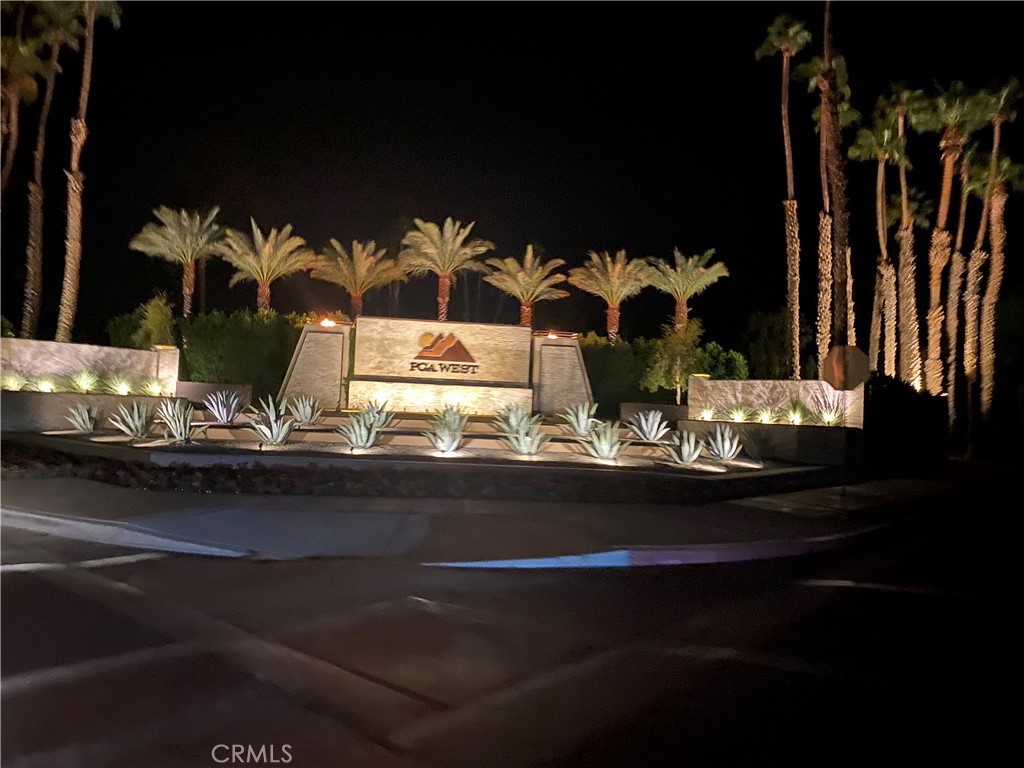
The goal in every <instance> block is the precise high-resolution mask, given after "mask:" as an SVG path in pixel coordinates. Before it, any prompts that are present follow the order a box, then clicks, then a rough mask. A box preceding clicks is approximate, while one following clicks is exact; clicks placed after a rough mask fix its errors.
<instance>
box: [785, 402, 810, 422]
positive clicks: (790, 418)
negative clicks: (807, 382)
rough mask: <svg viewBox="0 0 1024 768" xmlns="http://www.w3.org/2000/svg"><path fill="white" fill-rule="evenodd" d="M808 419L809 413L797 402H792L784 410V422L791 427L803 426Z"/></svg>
mask: <svg viewBox="0 0 1024 768" xmlns="http://www.w3.org/2000/svg"><path fill="white" fill-rule="evenodd" d="M809 419H810V412H809V411H808V410H807V407H806V406H805V405H804V404H803V403H801V402H800V401H799V400H793V401H792V402H791V403H790V404H789V407H788V408H787V409H786V421H787V422H789V423H790V424H793V425H799V424H803V423H804V422H806V421H808V420H809Z"/></svg>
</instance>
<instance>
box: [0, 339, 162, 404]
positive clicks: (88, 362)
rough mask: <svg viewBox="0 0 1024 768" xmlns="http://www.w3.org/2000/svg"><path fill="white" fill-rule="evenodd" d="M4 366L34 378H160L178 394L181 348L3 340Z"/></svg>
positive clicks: (138, 380)
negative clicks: (86, 375)
mask: <svg viewBox="0 0 1024 768" xmlns="http://www.w3.org/2000/svg"><path fill="white" fill-rule="evenodd" d="M0 368H2V370H3V371H4V372H5V373H6V372H8V371H10V372H16V373H20V374H21V375H23V376H25V377H27V378H29V379H34V378H38V377H41V376H48V377H53V378H56V379H60V378H63V377H69V376H73V375H74V374H76V373H80V372H81V371H92V372H93V373H97V374H99V375H100V376H104V377H107V376H121V377H124V378H125V379H128V380H129V381H130V382H132V383H133V384H137V385H138V386H141V385H142V384H144V383H145V382H147V381H149V380H151V379H159V380H160V384H161V389H162V391H163V392H165V393H166V394H169V395H170V394H174V392H175V391H176V389H177V383H178V349H177V348H176V347H157V348H156V349H153V350H148V349H121V348H120V347H100V346H96V345H93V344H67V343H64V342H59V341H38V340H36V339H0Z"/></svg>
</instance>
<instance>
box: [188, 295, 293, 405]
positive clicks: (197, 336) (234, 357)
mask: <svg viewBox="0 0 1024 768" xmlns="http://www.w3.org/2000/svg"><path fill="white" fill-rule="evenodd" d="M296 319H298V320H299V322H300V324H298V325H297V324H296ZM301 322H304V318H301V316H290V315H289V316H284V315H279V314H277V313H276V312H274V311H270V312H267V313H266V314H263V315H260V314H257V313H255V312H252V311H250V310H248V309H243V310H240V311H238V312H235V313H233V314H230V315H227V314H225V313H223V312H220V311H214V312H208V313H205V314H201V315H195V316H193V317H182V318H179V319H178V329H179V332H180V333H181V339H182V345H181V350H182V356H183V358H184V367H185V369H186V371H187V378H188V380H189V381H203V382H209V383H214V384H249V385H251V386H252V395H253V399H254V400H257V399H259V398H262V397H267V396H272V397H276V396H277V393H278V390H279V389H280V387H281V381H282V380H283V379H284V374H285V371H287V370H288V364H289V363H290V362H291V359H292V353H293V352H294V351H295V344H296V342H297V341H298V340H299V332H300V328H301Z"/></svg>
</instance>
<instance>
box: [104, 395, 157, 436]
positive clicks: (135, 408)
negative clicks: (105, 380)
mask: <svg viewBox="0 0 1024 768" xmlns="http://www.w3.org/2000/svg"><path fill="white" fill-rule="evenodd" d="M110 423H111V424H112V425H113V426H114V428H115V429H118V430H120V431H121V432H124V433H125V434H126V435H128V437H130V438H132V440H141V439H142V438H144V437H147V436H148V435H149V430H150V429H152V427H153V411H152V410H151V409H150V407H149V406H148V405H143V404H142V403H139V402H138V401H136V402H134V403H132V407H131V410H129V409H128V408H127V407H125V406H123V405H121V406H118V409H117V413H116V414H114V415H113V416H111V417H110Z"/></svg>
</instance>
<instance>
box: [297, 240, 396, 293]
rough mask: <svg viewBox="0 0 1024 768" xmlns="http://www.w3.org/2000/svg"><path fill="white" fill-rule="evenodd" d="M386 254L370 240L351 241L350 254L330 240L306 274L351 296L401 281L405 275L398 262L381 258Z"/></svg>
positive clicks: (336, 242) (339, 244)
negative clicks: (308, 273)
mask: <svg viewBox="0 0 1024 768" xmlns="http://www.w3.org/2000/svg"><path fill="white" fill-rule="evenodd" d="M386 253H387V251H386V250H385V249H384V248H379V249H378V248H377V243H375V242H374V241H373V240H370V241H368V242H359V241H358V240H353V241H352V251H351V253H350V252H349V251H346V250H345V247H344V246H343V245H342V244H341V243H339V242H338V241H337V240H334V239H332V240H331V244H330V247H328V248H327V249H326V250H325V251H324V252H322V253H321V254H320V255H319V257H318V258H317V260H316V264H315V265H314V266H313V269H312V270H311V271H310V277H312V278H314V279H316V280H323V281H325V282H328V283H334V284H335V285H340V286H341V287H342V288H344V289H345V291H346V292H347V293H348V294H350V295H352V296H362V295H363V294H365V293H369V292H370V291H373V290H376V289H377V288H383V287H384V286H385V285H389V284H391V283H396V282H404V281H405V280H407V279H408V273H407V272H406V270H405V268H404V266H403V265H402V263H401V261H400V260H397V259H388V258H385V254H386Z"/></svg>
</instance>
